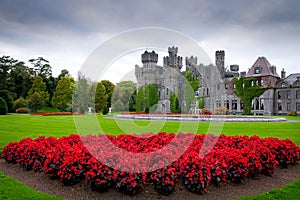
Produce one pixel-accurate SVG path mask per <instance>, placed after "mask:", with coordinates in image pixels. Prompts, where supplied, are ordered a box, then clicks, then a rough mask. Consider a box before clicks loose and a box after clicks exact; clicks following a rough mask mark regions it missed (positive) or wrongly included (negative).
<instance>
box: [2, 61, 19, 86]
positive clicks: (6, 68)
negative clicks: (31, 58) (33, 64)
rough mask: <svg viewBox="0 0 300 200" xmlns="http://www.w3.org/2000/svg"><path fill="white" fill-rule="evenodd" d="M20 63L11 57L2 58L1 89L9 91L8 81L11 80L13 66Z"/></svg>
mask: <svg viewBox="0 0 300 200" xmlns="http://www.w3.org/2000/svg"><path fill="white" fill-rule="evenodd" d="M17 62H18V61H17V60H15V59H13V58H11V57H10V56H2V57H0V89H1V90H7V89H8V85H7V81H8V78H9V73H10V70H11V68H12V66H13V65H15V63H17Z"/></svg>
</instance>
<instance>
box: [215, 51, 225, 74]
mask: <svg viewBox="0 0 300 200" xmlns="http://www.w3.org/2000/svg"><path fill="white" fill-rule="evenodd" d="M216 66H217V67H218V69H219V71H220V74H221V77H222V78H225V51H223V50H220V51H216Z"/></svg>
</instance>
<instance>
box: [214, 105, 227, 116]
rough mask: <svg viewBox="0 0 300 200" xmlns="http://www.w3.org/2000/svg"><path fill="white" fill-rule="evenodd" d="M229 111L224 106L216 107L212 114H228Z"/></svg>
mask: <svg viewBox="0 0 300 200" xmlns="http://www.w3.org/2000/svg"><path fill="white" fill-rule="evenodd" d="M228 113H229V111H228V109H227V108H226V107H222V106H220V107H217V108H216V109H215V110H214V115H228Z"/></svg>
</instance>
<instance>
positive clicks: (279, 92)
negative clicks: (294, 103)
mask: <svg viewBox="0 0 300 200" xmlns="http://www.w3.org/2000/svg"><path fill="white" fill-rule="evenodd" d="M281 98H282V91H278V92H277V99H281Z"/></svg>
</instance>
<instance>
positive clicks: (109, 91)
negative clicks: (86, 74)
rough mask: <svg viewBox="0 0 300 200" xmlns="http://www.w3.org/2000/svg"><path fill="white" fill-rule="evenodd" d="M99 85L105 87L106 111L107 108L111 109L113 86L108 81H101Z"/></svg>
mask: <svg viewBox="0 0 300 200" xmlns="http://www.w3.org/2000/svg"><path fill="white" fill-rule="evenodd" d="M101 84H102V85H104V87H105V91H106V93H105V94H106V95H107V109H108V108H109V107H111V101H112V99H111V98H112V94H113V91H114V88H115V85H114V84H113V83H112V82H110V81H108V80H102V81H101Z"/></svg>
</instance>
